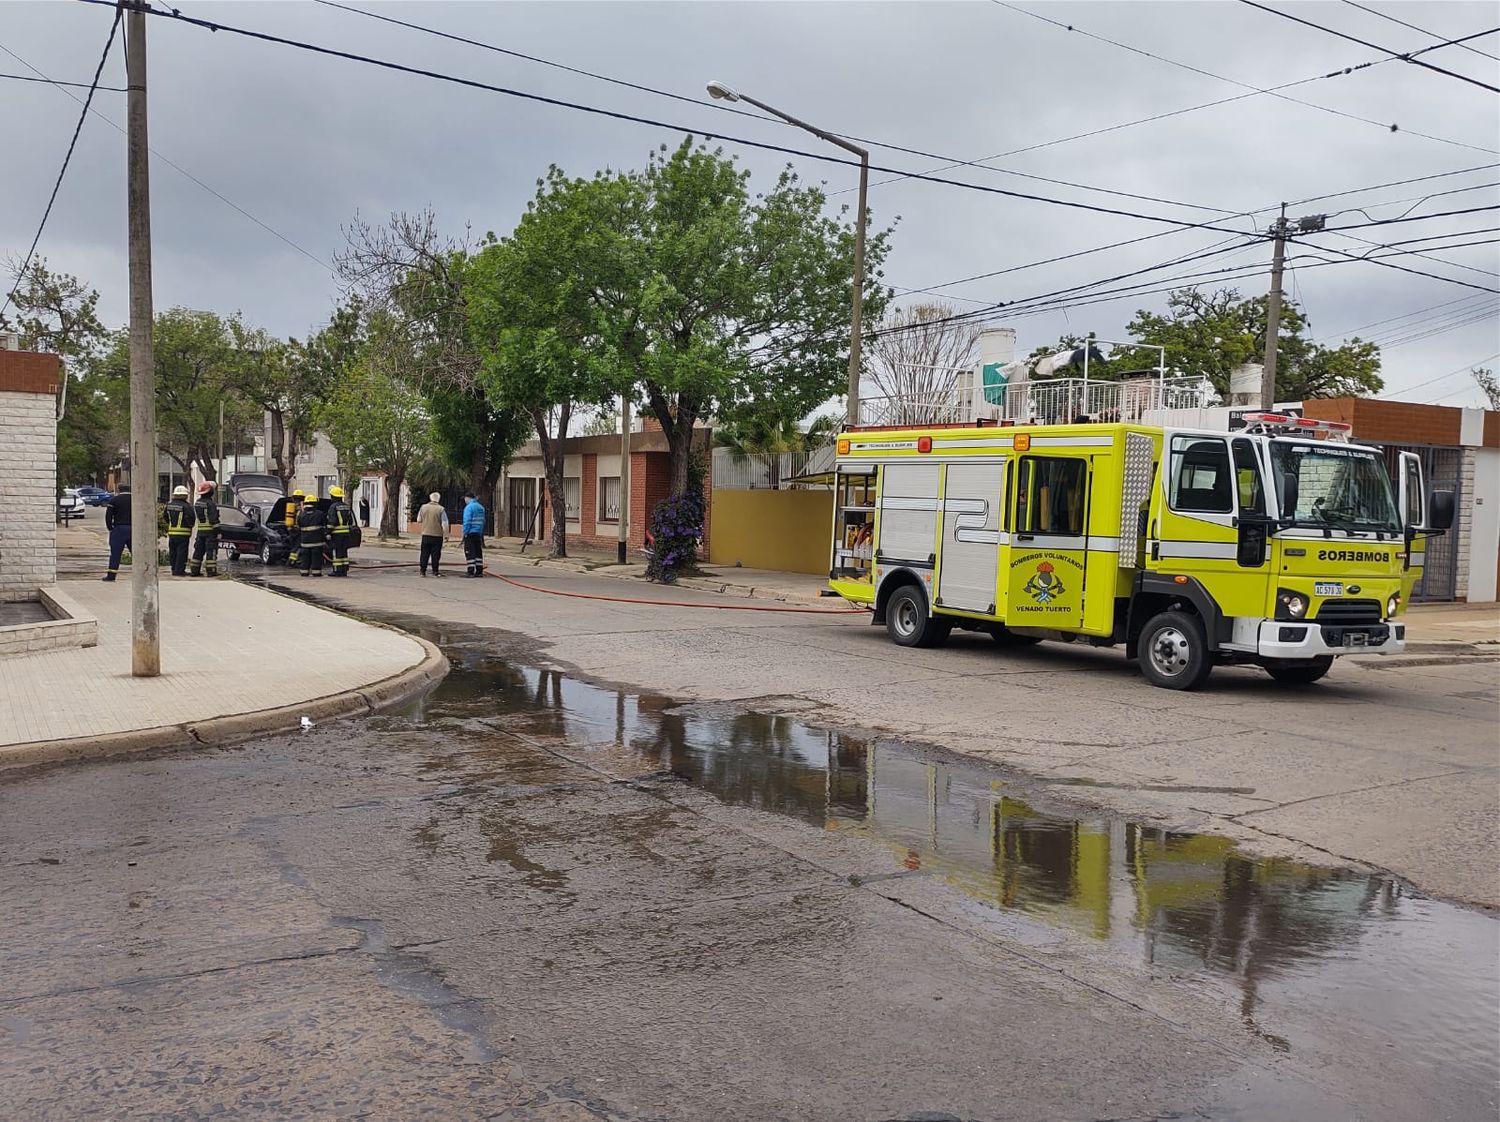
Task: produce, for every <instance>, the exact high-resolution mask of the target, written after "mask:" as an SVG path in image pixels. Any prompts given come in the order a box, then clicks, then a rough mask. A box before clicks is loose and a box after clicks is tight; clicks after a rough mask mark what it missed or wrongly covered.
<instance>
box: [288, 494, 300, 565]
mask: <svg viewBox="0 0 1500 1122" xmlns="http://www.w3.org/2000/svg"><path fill="white" fill-rule="evenodd" d="M303 497H304V496H303V494H302V488H301V487H298V488H297V489H296V490H295V491H293V492H292V493H291V494H290V495H288V496H287V500H286V540H287V554H286V563H287V564H288V565H295V564H296V563H297V544H298V540H299V538H300V537H301V534H300V531H299V530H298V529H297V518H298V516H299V514H300V511H301V509H302V500H303Z"/></svg>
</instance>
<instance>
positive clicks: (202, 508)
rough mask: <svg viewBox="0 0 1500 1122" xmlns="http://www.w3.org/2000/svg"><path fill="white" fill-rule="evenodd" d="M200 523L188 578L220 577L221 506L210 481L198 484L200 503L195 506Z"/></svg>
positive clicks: (195, 512) (194, 513) (196, 517)
mask: <svg viewBox="0 0 1500 1122" xmlns="http://www.w3.org/2000/svg"><path fill="white" fill-rule="evenodd" d="M193 517H194V518H195V519H196V520H197V522H198V536H197V537H196V538H194V539H193V564H192V567H191V568H189V569H188V576H192V577H198V576H202V575H204V574H205V573H207V574H208V575H209V576H211V577H216V576H218V575H219V504H218V503H216V502H214V485H213V484H212V483H210V482H209V481H208V480H206V479H205V480H204V481H203V482H202V483H200V484H198V501H197V502H195V503H194V504H193Z"/></svg>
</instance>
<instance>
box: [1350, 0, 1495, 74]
mask: <svg viewBox="0 0 1500 1122" xmlns="http://www.w3.org/2000/svg"><path fill="white" fill-rule="evenodd" d="M1344 3H1345V4H1348V5H1349V7H1351V8H1358V9H1359V10H1360V11H1362V12H1369V13H1370V14H1371V15H1372V16H1379V17H1380V18H1381V19H1385V20H1390V21H1391V22H1392V23H1395V24H1399V25H1400V26H1402V27H1405V28H1408V29H1410V30H1412V31H1416V32H1418V33H1420V34H1422V35H1425V36H1427V37H1428V38H1429V39H1439V40H1442V42H1441V43H1440V45H1441V46H1448V45H1450V44H1451V45H1452V46H1455V47H1457V48H1458V49H1459V50H1461V51H1468V52H1469V53H1470V54H1475V55H1479V56H1480V57H1481V58H1492V59H1494V60H1495V61H1496V62H1500V55H1492V54H1490V53H1489V52H1488V51H1481V50H1480V49H1479V48H1478V47H1471V46H1469V44H1467V43H1459V42H1456V41H1454V40H1450V39H1446V38H1444V37H1443V36H1442V35H1439V34H1438V33H1437V32H1435V31H1428V30H1427V29H1426V28H1425V27H1418V26H1417V25H1416V24H1414V23H1407V22H1406V21H1405V20H1404V19H1397V18H1396V17H1395V16H1393V15H1389V14H1387V13H1386V12H1377V11H1376V10H1375V9H1374V8H1370V7H1366V6H1365V5H1364V4H1358V3H1356V2H1355V0H1344Z"/></svg>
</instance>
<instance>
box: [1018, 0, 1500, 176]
mask: <svg viewBox="0 0 1500 1122" xmlns="http://www.w3.org/2000/svg"><path fill="white" fill-rule="evenodd" d="M990 2H991V3H993V4H998V5H999V6H1000V7H1002V8H1005V9H1007V10H1009V11H1012V12H1016V13H1018V14H1020V15H1023V16H1029V17H1030V18H1031V19H1035V20H1041V21H1042V22H1043V23H1050V24H1051V25H1052V26H1053V27H1060V28H1062V29H1063V30H1064V31H1069V32H1073V33H1074V34H1077V35H1082V36H1083V37H1084V38H1086V39H1093V40H1095V41H1097V42H1100V43H1107V44H1108V45H1109V46H1111V47H1118V48H1119V49H1120V50H1122V51H1129V52H1130V53H1131V54H1136V55H1141V56H1142V57H1144V58H1149V59H1152V60H1154V61H1156V62H1160V63H1165V64H1166V65H1167V66H1175V67H1176V68H1177V69H1179V70H1186V71H1188V72H1189V73H1192V74H1198V75H1201V76H1203V77H1205V78H1213V79H1214V80H1215V81H1219V82H1227V83H1229V84H1230V85H1232V86H1238V87H1240V88H1241V89H1244V90H1250V91H1251V93H1249V94H1246V95H1243V96H1246V97H1253V96H1255V95H1257V94H1269V95H1270V96H1272V97H1275V98H1278V99H1279V100H1281V101H1289V102H1291V103H1292V104H1294V105H1301V106H1304V107H1306V108H1308V109H1316V110H1318V111H1319V112H1322V113H1331V114H1332V115H1333V116H1335V117H1344V118H1346V119H1348V120H1351V121H1359V122H1360V123H1362V124H1366V125H1374V126H1375V127H1377V128H1380V129H1384V130H1386V131H1389V132H1397V131H1405V132H1409V133H1411V135H1413V136H1420V137H1422V138H1423V139H1426V140H1436V141H1439V142H1441V143H1443V144H1455V145H1458V146H1460V147H1463V148H1477V146H1476V145H1473V144H1465V143H1464V142H1463V141H1458V140H1449V139H1448V138H1447V137H1442V136H1433V135H1431V134H1430V133H1423V132H1417V131H1416V130H1415V129H1404V130H1402V129H1400V128H1399V126H1397V125H1394V124H1390V123H1388V122H1385V121H1376V120H1372V119H1371V118H1369V117H1361V116H1360V115H1359V114H1357V113H1349V112H1346V111H1345V110H1342V109H1335V108H1333V107H1332V106H1329V105H1320V104H1319V103H1317V102H1315V101H1304V100H1303V99H1301V98H1297V97H1291V96H1290V95H1288V94H1284V93H1281V92H1280V91H1281V90H1285V89H1289V88H1291V87H1292V86H1299V85H1305V84H1306V83H1308V82H1315V81H1320V80H1321V79H1323V78H1336V77H1339V76H1341V75H1344V74H1352V73H1353V72H1355V71H1356V70H1367V69H1369V68H1370V67H1372V66H1380V65H1383V64H1384V63H1387V62H1391V61H1394V60H1393V59H1392V58H1383V59H1376V60H1374V61H1372V62H1363V63H1360V64H1359V65H1357V66H1351V67H1345V68H1344V69H1342V70H1335V71H1332V72H1330V73H1328V74H1321V75H1317V76H1315V77H1312V78H1303V79H1301V80H1299V81H1296V82H1287V83H1283V84H1281V85H1279V86H1270V87H1263V86H1257V85H1254V84H1252V83H1250V82H1241V81H1240V80H1239V79H1237V78H1228V77H1225V76H1224V75H1223V74H1215V73H1214V72H1213V71H1211V70H1205V69H1203V68H1202V67H1200V66H1193V65H1192V64H1191V63H1186V62H1181V61H1179V60H1177V59H1173V58H1167V57H1166V56H1164V55H1159V54H1155V53H1153V52H1151V51H1148V50H1145V49H1143V48H1141V47H1136V46H1132V45H1131V44H1129V43H1122V42H1120V41H1118V40H1116V39H1109V38H1106V37H1105V36H1103V35H1097V34H1095V33H1094V32H1092V31H1085V30H1084V29H1083V28H1081V27H1078V26H1077V25H1076V24H1071V23H1063V22H1062V21H1061V20H1055V19H1053V18H1051V17H1050V16H1044V15H1042V14H1041V13H1039V12H1032V11H1028V10H1027V9H1025V8H1022V7H1018V6H1017V5H1015V4H1010V3H1007V2H1006V0H990ZM1228 100H1231V101H1234V100H1239V99H1238V98H1230V99H1228ZM1210 104H1222V102H1211V103H1210ZM1198 108H1206V107H1201V106H1200V107H1198ZM1186 112H1191V110H1186ZM1477 150H1478V151H1481V152H1489V151H1493V149H1489V148H1478V149H1477Z"/></svg>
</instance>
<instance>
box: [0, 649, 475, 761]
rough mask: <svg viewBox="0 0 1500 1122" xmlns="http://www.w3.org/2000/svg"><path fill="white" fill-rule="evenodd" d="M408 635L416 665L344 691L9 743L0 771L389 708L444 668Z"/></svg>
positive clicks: (245, 735)
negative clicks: (153, 724) (416, 650)
mask: <svg viewBox="0 0 1500 1122" xmlns="http://www.w3.org/2000/svg"><path fill="white" fill-rule="evenodd" d="M403 634H407V633H405V632H403ZM408 638H410V639H411V640H412V641H413V642H416V643H419V644H421V646H422V658H421V660H420V661H418V662H417V664H416V665H415V666H409V667H407V668H406V669H405V670H403V671H401V672H400V673H398V674H393V675H391V676H390V677H388V678H382V679H380V680H379V681H377V682H372V683H371V684H369V685H367V686H361V687H359V688H357V689H353V690H350V691H348V692H346V693H337V694H329V695H327V696H324V697H315V698H310V699H308V700H307V701H303V702H298V703H296V704H294V705H284V706H281V707H279V708H276V709H261V710H257V711H256V712H253V713H233V714H229V715H226V716H223V717H211V718H209V719H207V720H203V721H191V722H186V723H184V724H177V725H161V726H158V727H157V728H150V729H131V730H129V731H126V732H119V733H110V734H108V735H106V736H87V737H73V738H70V739H67V740H37V741H32V742H31V743H29V744H13V745H10V746H8V747H5V748H0V771H3V770H5V769H7V768H14V767H29V766H32V765H35V764H54V763H72V762H79V761H82V760H91V759H97V758H101V757H105V756H118V755H124V754H127V753H131V752H144V751H148V750H150V749H154V748H176V747H190V746H209V747H222V746H224V745H227V744H233V743H235V742H237V741H241V740H248V739H250V738H251V737H256V736H268V735H271V734H274V733H279V732H289V731H291V730H292V729H296V728H300V727H301V725H302V718H303V717H307V718H308V719H310V720H313V721H331V720H336V719H338V718H341V717H362V716H366V715H368V714H370V713H374V712H376V711H378V710H381V709H388V708H391V707H393V706H397V705H400V704H402V703H404V702H406V701H410V700H411V699H412V698H414V697H416V696H418V695H419V694H423V693H426V692H427V691H428V690H429V689H431V688H432V687H433V686H434V685H436V684H437V683H438V682H440V681H442V680H443V678H444V677H445V676H446V675H447V673H448V659H447V656H445V655H444V654H443V652H442V651H440V650H439V649H438V648H437V647H435V646H434V645H433V644H431V643H429V642H428V641H427V640H426V639H423V638H421V637H420V636H417V635H408Z"/></svg>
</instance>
